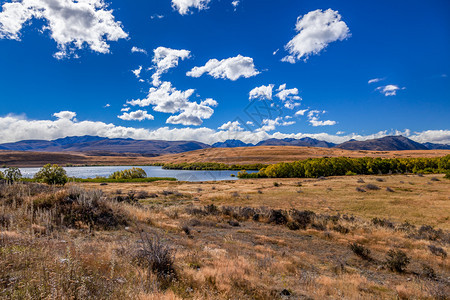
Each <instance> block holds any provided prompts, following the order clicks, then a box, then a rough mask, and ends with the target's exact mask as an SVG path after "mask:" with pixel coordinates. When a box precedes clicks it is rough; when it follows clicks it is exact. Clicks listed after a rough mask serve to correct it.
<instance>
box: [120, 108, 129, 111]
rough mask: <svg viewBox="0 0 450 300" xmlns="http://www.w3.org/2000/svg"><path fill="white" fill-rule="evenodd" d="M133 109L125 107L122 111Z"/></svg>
mask: <svg viewBox="0 0 450 300" xmlns="http://www.w3.org/2000/svg"><path fill="white" fill-rule="evenodd" d="M130 109H131V107H124V108H122V109H121V110H120V111H130Z"/></svg>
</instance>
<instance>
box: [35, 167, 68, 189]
mask: <svg viewBox="0 0 450 300" xmlns="http://www.w3.org/2000/svg"><path fill="white" fill-rule="evenodd" d="M34 179H35V180H36V181H38V182H43V183H46V184H52V185H65V184H66V183H67V181H68V178H67V173H66V170H64V169H63V168H62V167H60V166H58V165H51V164H47V165H45V166H43V167H42V169H40V170H39V171H38V172H37V173H36V175H34Z"/></svg>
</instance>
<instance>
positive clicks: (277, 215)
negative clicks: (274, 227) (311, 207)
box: [268, 209, 288, 225]
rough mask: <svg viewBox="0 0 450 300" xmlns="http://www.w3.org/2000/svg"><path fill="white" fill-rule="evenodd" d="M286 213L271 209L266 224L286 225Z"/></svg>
mask: <svg viewBox="0 0 450 300" xmlns="http://www.w3.org/2000/svg"><path fill="white" fill-rule="evenodd" d="M287 221H288V220H287V217H286V212H285V211H283V210H281V209H272V210H271V211H270V215H269V221H268V223H275V224H278V225H284V224H286V223H287Z"/></svg>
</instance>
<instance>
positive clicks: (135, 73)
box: [131, 66, 142, 78]
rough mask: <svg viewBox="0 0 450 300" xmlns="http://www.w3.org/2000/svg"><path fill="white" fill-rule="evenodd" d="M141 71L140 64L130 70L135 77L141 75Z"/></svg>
mask: <svg viewBox="0 0 450 300" xmlns="http://www.w3.org/2000/svg"><path fill="white" fill-rule="evenodd" d="M141 71H142V66H139V68H137V69H136V70H131V72H133V74H134V76H136V77H137V78H139V77H141Z"/></svg>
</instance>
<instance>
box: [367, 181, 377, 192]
mask: <svg viewBox="0 0 450 300" xmlns="http://www.w3.org/2000/svg"><path fill="white" fill-rule="evenodd" d="M366 189H368V190H371V191H377V190H379V189H380V187H379V186H377V185H375V184H372V183H369V184H366Z"/></svg>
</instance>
